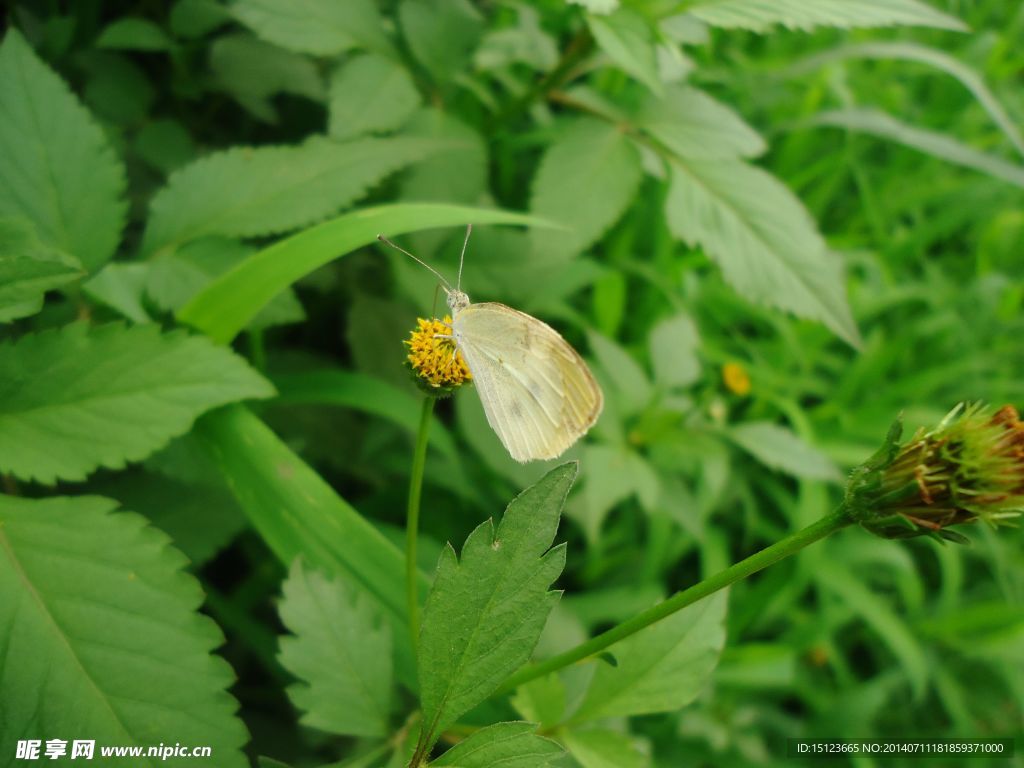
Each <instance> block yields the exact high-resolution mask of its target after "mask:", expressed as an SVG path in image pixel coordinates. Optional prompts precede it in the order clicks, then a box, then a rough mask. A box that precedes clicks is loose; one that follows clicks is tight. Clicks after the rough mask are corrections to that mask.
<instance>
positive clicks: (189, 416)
mask: <svg viewBox="0 0 1024 768" xmlns="http://www.w3.org/2000/svg"><path fill="white" fill-rule="evenodd" d="M272 393H273V389H272V387H271V386H270V385H269V384H268V383H267V382H266V380H264V379H263V378H262V377H261V376H259V374H257V373H256V372H255V371H253V370H252V369H251V368H249V366H248V365H246V363H245V361H243V360H242V359H241V358H240V357H238V356H236V355H235V354H234V353H233V352H231V351H230V350H228V349H224V348H222V347H218V346H216V345H214V344H213V343H212V342H210V341H209V340H207V339H205V338H202V337H199V336H189V335H188V334H187V333H185V332H183V331H177V332H174V333H168V334H163V333H161V331H160V329H159V328H158V327H156V326H155V325H139V326H133V327H125V326H123V325H121V324H119V323H113V324H110V325H105V326H99V327H95V328H90V327H89V326H87V325H85V324H84V323H76V324H74V325H70V326H66V327H64V328H60V329H56V330H51V331H46V332H43V333H39V334H34V335H28V336H23V337H21V338H20V339H18V340H17V341H15V342H8V343H6V344H2V345H0V469H2V470H3V471H5V472H10V473H12V474H14V475H16V476H17V477H21V478H25V479H26V480H38V481H40V482H44V483H51V482H53V481H54V480H57V479H64V480H82V479H84V478H85V476H86V475H88V474H89V473H90V472H92V471H93V470H95V469H97V468H98V467H101V466H103V467H108V468H111V469H118V468H120V467H123V466H124V465H125V464H126V463H127V462H129V461H137V460H139V459H142V458H145V457H146V456H148V455H149V454H150V453H152V452H154V451H155V450H157V449H158V448H161V447H162V446H164V445H165V444H166V443H167V441H168V440H170V439H171V438H172V437H176V436H178V435H181V434H183V433H185V432H187V431H188V429H189V427H190V426H191V425H192V422H193V421H194V420H195V419H196V417H198V416H199V415H200V414H202V413H204V412H205V411H208V410H210V409H211V408H215V407H217V406H219V405H223V404H225V403H230V402H233V401H235V400H242V399H245V398H251V397H268V396H269V395H271V394H272ZM101 436H102V437H101Z"/></svg>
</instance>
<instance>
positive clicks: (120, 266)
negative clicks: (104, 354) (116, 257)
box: [82, 262, 152, 323]
mask: <svg viewBox="0 0 1024 768" xmlns="http://www.w3.org/2000/svg"><path fill="white" fill-rule="evenodd" d="M148 273H149V264H139V263H131V262H113V263H111V264H107V265H106V266H105V267H103V269H101V270H100V271H99V272H97V273H96V274H95V275H93V276H92V278H91V279H89V280H88V281H86V282H85V283H83V284H82V292H83V293H84V294H85V295H86V296H88V297H89V298H90V299H92V300H94V301H98V302H99V303H100V304H105V305H107V306H108V307H110V308H111V309H113V310H114V311H115V312H117V313H119V314H120V315H121V316H122V317H126V318H128V319H129V320H131V321H132V322H133V323H148V322H149V321H150V320H151V319H152V318H150V316H149V312H147V311H146V308H145V306H143V303H142V300H143V296H144V289H143V286H144V284H145V282H146V276H147V274H148Z"/></svg>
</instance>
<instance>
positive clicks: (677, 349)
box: [648, 312, 700, 389]
mask: <svg viewBox="0 0 1024 768" xmlns="http://www.w3.org/2000/svg"><path fill="white" fill-rule="evenodd" d="M699 346H700V336H699V334H698V333H697V326H696V325H694V322H693V319H692V318H691V317H690V316H689V315H688V314H686V313H685V312H684V313H680V314H678V315H674V316H673V317H668V318H665V319H664V320H662V321H660V322H658V323H657V324H655V325H654V327H653V328H651V333H650V337H649V339H648V347H649V349H650V353H651V367H652V368H654V381H655V382H656V383H657V384H658V385H659V386H661V387H663V388H665V389H671V388H672V387H688V386H689V385H691V384H693V383H694V382H695V381H697V379H699V378H700V359H699V358H698V357H697V349H698V347H699Z"/></svg>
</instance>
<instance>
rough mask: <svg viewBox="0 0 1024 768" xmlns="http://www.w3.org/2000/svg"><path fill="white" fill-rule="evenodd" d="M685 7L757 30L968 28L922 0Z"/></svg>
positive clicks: (780, 0)
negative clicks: (910, 26) (784, 28)
mask: <svg viewBox="0 0 1024 768" xmlns="http://www.w3.org/2000/svg"><path fill="white" fill-rule="evenodd" d="M686 10H687V11H688V12H689V13H691V14H693V15H694V16H696V17H697V18H698V19H700V20H701V21H704V22H707V23H708V24H711V25H712V26H716V27H732V28H739V29H749V30H752V31H754V32H766V31H767V30H769V29H770V28H771V27H772V26H774V25H776V24H781V25H782V26H785V27H789V28H790V29H813V28H814V27H821V26H828V27H849V28H852V27H890V26H899V25H912V26H921V27H935V28H938V29H952V30H955V31H958V32H965V31H967V26H966V25H965V24H964V23H963V22H961V21H960V20H959V19H957V18H955V17H953V16H950V15H948V14H945V13H942V12H941V11H937V10H936V9H934V8H932V7H931V6H930V5H928V4H927V3H924V2H921V1H920V0H698V1H697V2H696V3H693V4H691V5H689V6H688V7H687V9H686Z"/></svg>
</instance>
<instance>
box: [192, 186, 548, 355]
mask: <svg viewBox="0 0 1024 768" xmlns="http://www.w3.org/2000/svg"><path fill="white" fill-rule="evenodd" d="M470 223H472V224H520V225H531V224H532V225H535V226H547V222H545V221H543V220H541V219H535V218H531V217H529V216H523V215H522V214H518V213H511V212H508V211H500V210H487V209H483V208H465V207H462V206H455V205H441V204H430V203H420V204H416V203H403V204H399V205H385V206H380V207H377V208H368V209H365V210H361V211H354V212H352V213H348V214H346V215H344V216H339V217H338V218H336V219H333V220H331V221H327V222H324V223H323V224H320V225H318V226H316V227H311V228H310V229H307V230H305V231H304V232H300V233H298V234H296V235H292V236H291V237H289V238H287V239H284V240H280V241H278V242H276V243H274V244H273V245H270V246H268V247H266V248H264V249H263V250H261V251H259V252H258V253H256V254H254V255H253V256H251V257H250V258H248V259H246V260H245V261H244V262H242V263H241V264H239V265H238V266H237V267H235V268H234V269H233V270H231V271H230V272H228V273H227V274H225V275H223V276H222V277H220V278H219V279H217V280H216V281H214V282H213V283H212V284H211V285H210V286H209V287H207V288H206V289H205V290H204V291H203V292H202V293H200V294H199V295H198V296H196V297H194V298H193V299H192V300H191V301H190V302H189V303H188V304H186V305H185V306H184V307H182V309H181V311H179V312H178V320H180V321H181V322H182V323H185V324H187V325H191V326H193V327H195V328H198V329H199V330H201V331H203V332H204V333H206V334H207V335H208V336H210V337H212V338H213V339H214V340H216V341H220V342H225V343H226V342H228V341H231V339H233V338H234V337H235V335H236V334H237V333H238V332H239V331H241V330H242V329H243V328H245V326H246V325H247V324H248V323H249V321H250V320H252V318H253V317H254V316H255V315H256V313H257V312H259V311H260V310H261V309H262V308H263V307H264V306H266V304H267V303H268V302H269V301H270V300H271V299H273V298H274V297H275V296H276V295H278V294H279V293H281V292H282V291H284V290H286V289H287V288H288V287H289V286H290V285H291V284H292V283H294V282H295V281H296V280H298V279H299V278H300V277H304V276H305V275H307V274H309V273H310V272H312V271H313V270H314V269H316V268H317V267H321V266H323V265H324V264H326V263H327V262H329V261H331V260H333V259H336V258H338V257H340V256H344V255H346V254H348V253H350V252H351V251H353V250H355V249H356V248H361V247H362V246H365V245H369V244H371V243H373V242H376V239H377V235H378V234H380V233H382V232H386V233H388V235H390V236H395V235H401V234H405V233H406V232H411V231H415V230H418V229H427V228H430V227H451V226H465V225H466V224H470Z"/></svg>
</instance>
